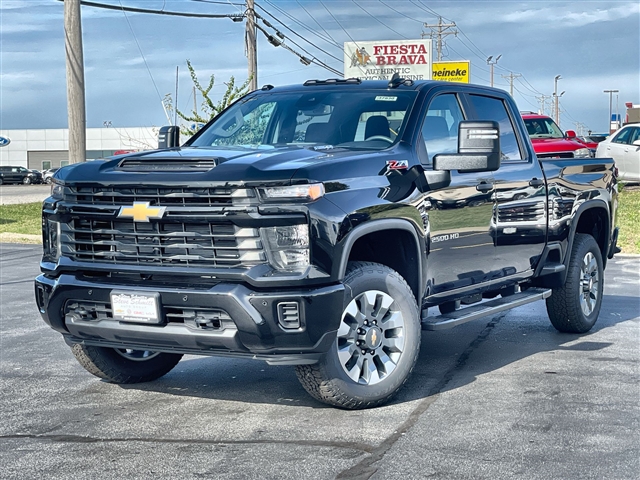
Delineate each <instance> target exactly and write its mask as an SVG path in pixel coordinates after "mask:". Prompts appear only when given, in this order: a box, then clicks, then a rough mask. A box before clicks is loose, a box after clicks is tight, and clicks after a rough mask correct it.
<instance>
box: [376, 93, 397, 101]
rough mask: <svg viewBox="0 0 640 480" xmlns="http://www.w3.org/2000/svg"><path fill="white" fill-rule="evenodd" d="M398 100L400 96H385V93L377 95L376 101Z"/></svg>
mask: <svg viewBox="0 0 640 480" xmlns="http://www.w3.org/2000/svg"><path fill="white" fill-rule="evenodd" d="M396 100H398V97H385V96H384V95H378V96H377V97H376V102H395V101H396Z"/></svg>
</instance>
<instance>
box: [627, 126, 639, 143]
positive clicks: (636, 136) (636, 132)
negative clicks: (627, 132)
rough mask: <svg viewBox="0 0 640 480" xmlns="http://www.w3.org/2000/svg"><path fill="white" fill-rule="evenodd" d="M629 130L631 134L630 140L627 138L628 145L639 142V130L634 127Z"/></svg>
mask: <svg viewBox="0 0 640 480" xmlns="http://www.w3.org/2000/svg"><path fill="white" fill-rule="evenodd" d="M631 130H633V133H632V134H631V138H629V143H633V142H636V141H638V140H640V128H637V127H635V128H632V129H631Z"/></svg>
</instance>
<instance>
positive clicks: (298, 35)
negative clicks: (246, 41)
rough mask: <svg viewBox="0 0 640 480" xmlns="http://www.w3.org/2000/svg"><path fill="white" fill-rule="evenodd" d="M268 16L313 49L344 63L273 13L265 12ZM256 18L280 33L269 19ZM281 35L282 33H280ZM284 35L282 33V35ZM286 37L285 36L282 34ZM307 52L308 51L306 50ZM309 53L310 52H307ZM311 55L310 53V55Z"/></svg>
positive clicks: (259, 16) (260, 16)
mask: <svg viewBox="0 0 640 480" xmlns="http://www.w3.org/2000/svg"><path fill="white" fill-rule="evenodd" d="M256 6H257V7H260V6H259V5H258V4H256ZM260 8H261V9H262V10H264V9H263V8H262V7H260ZM264 11H265V12H266V13H267V15H269V16H270V17H271V18H273V19H274V20H275V21H277V22H278V23H280V24H281V25H283V26H284V27H285V28H286V29H287V30H289V31H290V32H291V33H293V34H294V35H295V36H296V37H298V38H300V39H302V40H304V41H305V42H307V43H308V44H309V45H311V46H312V47H313V48H316V49H318V50H320V51H321V52H323V53H324V54H326V55H329V56H330V57H332V58H334V59H335V60H337V61H339V62H341V63H342V62H344V60H343V59H341V58H338V57H336V56H335V55H332V54H331V53H329V52H327V51H326V50H324V49H323V48H320V47H318V46H317V45H316V44H315V43H313V42H311V41H310V40H307V39H306V38H304V37H303V36H302V35H300V34H299V33H297V32H296V31H295V30H293V29H292V28H290V27H289V26H287V25H286V24H285V23H284V22H282V21H281V20H279V19H278V18H277V17H275V16H273V15H272V14H271V13H269V12H268V11H266V10H264ZM256 16H257V17H258V18H259V19H261V20H262V22H263V23H264V24H265V25H266V26H267V27H269V28H273V29H274V30H276V32H278V29H277V28H276V27H274V26H273V25H271V23H269V22H268V21H267V19H265V18H264V17H263V16H262V15H259V14H257V13H256ZM280 33H281V32H280ZM281 34H282V33H281ZM282 35H284V34H282ZM290 40H291V39H290ZM291 43H293V44H294V45H297V44H296V43H295V42H294V41H293V40H291ZM298 47H299V48H300V49H302V50H304V48H302V47H301V46H299V45H298ZM304 51H305V52H306V50H304ZM307 53H309V52H307ZM309 54H310V53H309Z"/></svg>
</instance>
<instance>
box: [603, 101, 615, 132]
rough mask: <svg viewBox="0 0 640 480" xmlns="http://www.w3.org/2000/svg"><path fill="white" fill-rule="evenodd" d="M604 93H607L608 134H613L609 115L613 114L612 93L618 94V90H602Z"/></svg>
mask: <svg viewBox="0 0 640 480" xmlns="http://www.w3.org/2000/svg"><path fill="white" fill-rule="evenodd" d="M604 93H608V94H609V133H613V132H612V131H611V114H612V113H613V112H612V111H611V110H612V107H613V105H612V102H613V94H614V93H618V90H604Z"/></svg>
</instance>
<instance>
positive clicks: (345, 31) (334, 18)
mask: <svg viewBox="0 0 640 480" xmlns="http://www.w3.org/2000/svg"><path fill="white" fill-rule="evenodd" d="M319 1H320V5H322V6H323V7H324V9H325V10H326V11H327V13H328V14H329V15H331V18H333V20H334V21H335V22H336V23H337V24H338V26H339V27H340V28H341V29H342V31H343V32H344V33H345V34H346V35H347V37H349V39H351V41H352V42H353V43H355V44H356V46H358V42H356V41H355V39H354V38H353V37H352V36H351V35H350V34H349V32H348V31H347V30H346V29H345V28H344V27H343V26H342V24H341V23H340V22H339V21H338V19H337V18H336V17H335V16H334V15H333V13H331V10H329V9H328V8H327V6H326V5H325V4H324V2H323V1H322V0H319ZM298 3H300V2H298ZM323 30H324V29H323Z"/></svg>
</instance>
